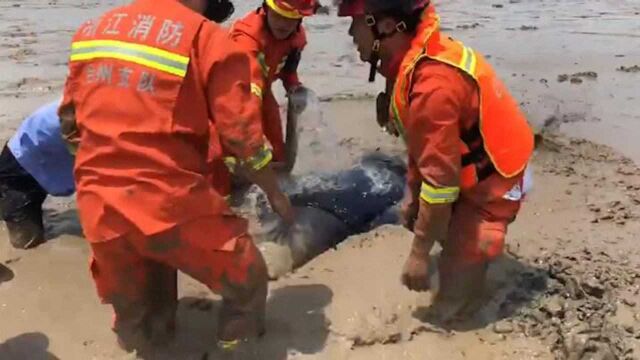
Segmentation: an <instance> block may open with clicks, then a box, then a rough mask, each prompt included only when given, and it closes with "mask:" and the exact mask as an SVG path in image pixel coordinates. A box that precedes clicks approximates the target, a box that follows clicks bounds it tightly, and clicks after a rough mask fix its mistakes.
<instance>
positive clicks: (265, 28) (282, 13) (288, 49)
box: [231, 0, 319, 171]
mask: <svg viewBox="0 0 640 360" xmlns="http://www.w3.org/2000/svg"><path fill="white" fill-rule="evenodd" d="M318 6H319V4H318V2H317V1H316V0H265V2H264V3H263V5H262V6H261V7H260V8H259V9H257V10H255V11H252V12H250V13H249V14H248V15H246V16H245V17H244V18H242V19H240V20H238V21H237V22H235V23H234V25H233V27H232V29H231V37H232V38H233V40H234V41H235V42H236V44H238V46H240V47H241V48H242V49H243V50H245V51H247V52H249V53H250V54H251V55H252V58H253V59H255V61H254V62H253V65H254V69H253V76H254V79H253V82H254V83H256V84H262V86H261V88H262V89H264V91H263V92H262V98H263V100H262V106H263V110H262V113H263V119H262V127H263V129H264V133H265V135H266V137H267V139H268V140H269V143H270V144H271V147H272V148H273V159H274V162H275V163H277V164H278V165H277V166H280V167H284V168H285V169H287V170H289V171H290V170H291V169H290V167H289V166H287V163H288V162H291V161H293V160H294V159H287V158H286V157H287V156H286V152H285V143H284V140H283V131H282V120H281V119H280V108H279V106H278V103H277V101H276V99H275V97H274V95H273V92H272V90H271V85H272V84H273V82H274V81H276V80H277V79H280V80H282V84H283V85H284V89H285V90H286V92H287V96H288V97H289V101H293V102H294V107H295V108H298V110H299V108H303V107H304V106H305V103H304V100H305V98H306V97H305V96H304V95H305V93H306V91H307V89H306V88H305V87H304V86H302V83H301V82H300V79H299V78H298V71H297V69H298V64H299V62H300V56H301V53H302V50H303V49H304V47H305V45H306V44H307V38H306V35H305V31H304V28H303V27H302V19H303V18H304V17H306V16H311V15H313V14H314V13H315V12H316V10H317V8H318Z"/></svg>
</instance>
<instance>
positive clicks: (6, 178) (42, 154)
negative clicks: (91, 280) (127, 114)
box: [0, 101, 75, 249]
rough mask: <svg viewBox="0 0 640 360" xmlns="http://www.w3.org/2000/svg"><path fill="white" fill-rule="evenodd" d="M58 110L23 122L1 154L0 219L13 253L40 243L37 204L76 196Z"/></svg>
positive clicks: (46, 109)
mask: <svg viewBox="0 0 640 360" xmlns="http://www.w3.org/2000/svg"><path fill="white" fill-rule="evenodd" d="M58 105H59V101H55V102H52V103H49V104H47V105H45V106H43V107H41V108H40V109H38V110H37V111H36V112H34V113H33V114H31V115H30V116H29V117H27V118H26V119H25V120H24V122H23V123H22V124H21V125H20V127H19V128H18V130H17V132H16V133H15V134H14V135H13V136H12V137H11V138H10V139H9V141H8V142H7V144H6V145H5V146H4V148H3V149H2V153H0V215H1V216H2V220H4V222H5V223H6V225H7V230H8V232H9V240H10V241H11V244H12V245H13V246H14V247H16V248H20V249H27V248H32V247H34V246H37V245H39V244H41V243H42V242H44V225H43V220H42V203H43V202H44V200H45V198H46V197H47V196H48V195H52V196H69V195H72V194H73V193H74V192H75V184H74V181H73V161H74V157H73V155H72V154H71V153H70V152H69V150H68V149H67V146H66V145H65V142H64V141H63V139H62V135H61V131H60V120H59V117H58V114H57V111H58Z"/></svg>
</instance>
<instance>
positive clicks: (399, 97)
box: [390, 6, 533, 190]
mask: <svg viewBox="0 0 640 360" xmlns="http://www.w3.org/2000/svg"><path fill="white" fill-rule="evenodd" d="M439 25H440V18H439V16H438V15H437V14H436V12H435V8H434V7H433V6H429V7H428V8H427V9H426V10H425V11H424V13H423V15H422V20H421V23H420V24H419V26H418V28H417V35H416V36H415V37H414V39H413V40H412V42H411V47H410V49H409V51H408V52H407V54H406V55H405V56H404V58H403V60H402V63H401V65H400V70H399V72H398V77H397V79H396V81H395V84H394V89H393V97H392V101H391V104H390V115H391V118H392V119H393V120H394V122H395V124H396V126H397V128H398V129H399V132H400V133H401V134H402V137H403V138H405V137H406V134H405V130H404V126H403V123H404V120H405V119H407V117H408V116H409V114H408V112H409V95H410V91H411V81H412V77H413V71H414V69H415V67H416V65H417V64H418V63H419V62H420V61H421V60H426V59H431V60H436V61H439V62H442V63H445V64H448V65H451V66H453V67H455V68H457V69H459V70H461V71H462V72H464V73H465V74H467V75H469V77H471V78H472V79H473V80H474V81H475V82H476V84H477V85H478V88H479V93H480V114H479V118H478V121H477V122H476V124H475V125H474V126H472V127H471V128H470V129H461V136H460V150H461V153H462V171H461V179H460V180H461V181H460V187H461V189H463V190H464V189H468V188H471V187H473V186H474V185H475V184H477V183H478V182H480V181H482V180H484V179H486V178H488V177H489V176H491V175H492V174H494V173H495V172H496V171H497V172H498V173H499V174H500V175H502V176H504V177H506V178H511V177H514V176H516V175H518V174H520V173H521V172H522V171H523V170H524V168H525V166H526V165H527V162H528V161H529V158H530V157H531V155H532V153H533V132H532V130H531V128H530V127H529V124H528V123H527V120H526V118H525V116H524V115H523V114H522V112H521V111H520V109H519V107H518V104H517V103H516V101H515V100H514V99H513V97H512V96H511V95H510V94H509V92H508V90H507V89H506V87H505V86H504V85H503V83H502V82H501V81H500V79H498V77H497V75H496V73H495V72H494V70H493V69H492V68H491V66H490V65H489V64H488V63H487V62H486V60H485V59H484V57H482V56H481V55H480V54H479V53H478V52H476V51H474V50H473V49H471V48H469V47H467V46H465V45H464V44H462V43H461V42H459V41H456V40H453V39H452V38H451V37H448V36H445V35H443V34H441V33H440V31H439Z"/></svg>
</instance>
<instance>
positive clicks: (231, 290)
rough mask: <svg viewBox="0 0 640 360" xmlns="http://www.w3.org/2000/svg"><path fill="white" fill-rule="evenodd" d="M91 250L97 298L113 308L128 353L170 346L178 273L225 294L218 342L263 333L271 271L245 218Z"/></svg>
mask: <svg viewBox="0 0 640 360" xmlns="http://www.w3.org/2000/svg"><path fill="white" fill-rule="evenodd" d="M221 229H224V230H229V231H224V232H225V233H227V234H232V238H230V239H229V240H230V241H229V242H227V243H226V246H225V247H224V248H222V249H220V246H219V245H217V246H215V244H220V243H221V242H220V241H212V238H213V237H215V236H219V234H220V233H221V231H220V230H221ZM216 240H221V239H216ZM91 250H92V256H91V273H92V275H93V279H94V281H95V284H96V287H97V290H98V295H99V296H100V298H101V300H102V301H103V303H108V304H111V305H112V306H113V310H114V313H115V314H114V315H115V319H114V325H113V330H114V331H115V332H116V334H117V335H118V338H119V342H120V344H121V346H123V347H124V348H126V349H128V350H131V349H133V348H140V346H144V345H143V344H148V343H149V342H151V343H152V344H153V343H165V342H166V341H167V340H168V339H170V338H171V337H172V336H173V331H174V329H175V312H176V307H177V272H176V269H178V270H180V271H182V272H184V273H186V274H187V275H189V276H191V277H193V278H194V279H196V280H198V281H200V282H202V283H203V284H205V285H206V286H208V287H209V288H210V289H211V290H213V291H214V292H216V293H219V294H220V295H221V296H222V297H223V304H222V308H221V312H220V319H219V328H218V338H219V339H221V340H236V339H242V338H245V337H249V336H252V335H256V334H259V333H261V332H262V331H264V328H263V327H264V311H265V302H266V295H267V277H266V266H265V264H264V260H263V258H262V255H261V254H260V252H259V251H258V250H257V248H256V247H255V245H254V244H253V241H252V239H251V237H250V236H249V235H247V233H246V221H245V220H244V219H242V218H239V217H235V216H229V215H218V216H207V217H201V218H198V219H196V220H192V221H189V222H187V223H185V224H181V225H178V226H176V227H174V228H172V229H170V230H168V231H165V232H163V233H160V234H157V235H153V236H145V235H143V234H142V233H140V232H137V231H132V232H130V233H129V234H128V235H126V236H123V237H119V238H116V239H113V240H109V241H106V242H97V243H91Z"/></svg>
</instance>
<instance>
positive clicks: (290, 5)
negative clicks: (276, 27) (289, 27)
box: [265, 0, 320, 19]
mask: <svg viewBox="0 0 640 360" xmlns="http://www.w3.org/2000/svg"><path fill="white" fill-rule="evenodd" d="M265 3H266V4H267V6H268V7H269V9H271V10H273V11H275V12H276V13H278V14H279V15H281V16H284V17H286V18H289V19H302V18H303V17H305V16H311V15H313V14H315V13H316V11H317V10H318V8H319V7H320V4H319V3H318V1H317V0H265Z"/></svg>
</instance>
